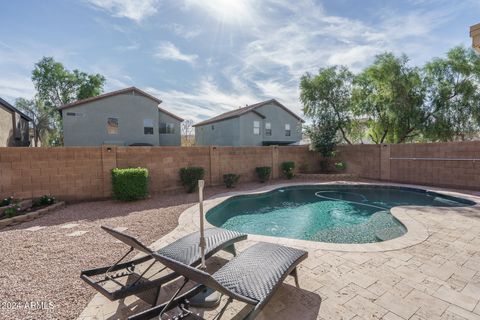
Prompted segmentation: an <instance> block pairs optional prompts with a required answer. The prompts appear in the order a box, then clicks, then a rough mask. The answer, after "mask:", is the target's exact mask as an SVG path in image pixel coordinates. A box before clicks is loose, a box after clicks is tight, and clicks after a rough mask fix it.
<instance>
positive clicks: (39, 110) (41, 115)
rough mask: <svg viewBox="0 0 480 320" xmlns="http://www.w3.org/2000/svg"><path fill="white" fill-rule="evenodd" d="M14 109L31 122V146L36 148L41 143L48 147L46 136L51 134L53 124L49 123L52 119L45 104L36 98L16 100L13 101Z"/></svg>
mask: <svg viewBox="0 0 480 320" xmlns="http://www.w3.org/2000/svg"><path fill="white" fill-rule="evenodd" d="M15 107H17V108H18V109H19V110H21V111H23V112H24V113H25V114H26V115H28V116H29V117H30V118H32V120H33V121H32V125H33V128H32V129H33V133H34V137H33V140H34V141H33V143H34V144H33V145H34V146H35V147H38V144H39V142H41V143H42V145H48V136H49V133H50V132H52V128H53V124H52V123H51V118H52V117H51V115H50V113H49V111H48V110H47V108H46V107H45V103H44V102H43V101H42V100H40V99H38V97H36V98H34V99H30V100H28V99H24V98H18V99H17V100H15Z"/></svg>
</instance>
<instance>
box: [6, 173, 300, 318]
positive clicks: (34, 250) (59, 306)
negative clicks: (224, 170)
mask: <svg viewBox="0 0 480 320" xmlns="http://www.w3.org/2000/svg"><path fill="white" fill-rule="evenodd" d="M295 181H298V180H297V179H296V180H295ZM282 182H285V181H282V180H277V181H275V182H274V183H282ZM261 186H263V185H261V184H258V183H247V184H241V185H238V186H237V187H236V188H235V189H234V190H242V189H245V190H247V189H255V188H259V187H261ZM229 190H230V189H226V188H224V187H213V188H207V189H206V190H205V192H206V196H207V197H208V196H212V195H214V194H218V193H223V192H227V191H229ZM196 200H197V195H196V194H186V193H183V192H180V193H177V194H172V195H154V196H152V197H151V198H149V199H146V200H142V201H137V202H129V203H122V202H117V201H112V200H107V201H95V202H82V203H76V204H70V205H67V207H66V208H64V209H61V210H58V211H55V212H53V213H50V214H48V215H46V216H44V217H42V218H39V219H36V220H33V221H29V222H25V223H22V224H20V225H16V226H12V227H8V228H5V229H2V230H1V231H0V243H1V244H2V249H1V251H0V261H1V263H2V265H1V268H0V319H75V318H76V317H77V316H78V315H79V314H80V313H81V312H82V310H83V309H84V308H85V306H86V305H87V303H88V302H89V301H90V299H91V298H92V297H93V295H94V294H95V293H96V291H95V290H94V289H92V288H90V287H89V286H88V285H86V284H85V283H84V282H83V281H82V280H80V277H79V276H80V271H81V270H84V269H89V268H94V267H99V266H104V265H108V264H111V263H113V261H115V259H118V258H119V257H120V256H121V255H122V254H123V253H124V252H125V249H126V247H125V246H124V245H123V244H120V243H118V242H116V240H115V239H114V238H112V237H111V236H109V235H108V234H107V233H105V232H104V231H102V230H101V229H100V226H101V225H109V226H113V227H124V228H128V230H127V232H128V233H131V234H134V235H137V236H139V238H140V239H141V240H142V241H143V242H145V243H152V242H153V241H155V240H157V239H159V238H161V237H162V236H163V235H165V234H167V233H168V232H170V231H171V230H173V229H174V228H175V227H176V226H177V223H178V217H179V215H180V214H181V213H182V212H183V211H184V210H185V209H187V208H188V207H190V206H192V205H194V204H195V203H196Z"/></svg>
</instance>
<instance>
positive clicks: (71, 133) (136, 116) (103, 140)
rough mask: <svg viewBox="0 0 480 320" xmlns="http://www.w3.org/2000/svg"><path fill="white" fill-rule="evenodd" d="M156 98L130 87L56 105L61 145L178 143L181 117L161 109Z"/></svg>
mask: <svg viewBox="0 0 480 320" xmlns="http://www.w3.org/2000/svg"><path fill="white" fill-rule="evenodd" d="M160 103H162V101H161V100H160V99H157V98H156V97H154V96H152V95H150V94H148V93H146V92H144V91H142V90H140V89H138V88H135V87H130V88H126V89H122V90H118V91H113V92H109V93H105V94H101V95H99V96H96V97H92V98H88V99H83V100H79V101H76V102H73V103H70V104H66V105H64V106H62V107H61V108H60V111H61V113H62V118H63V139H64V145H65V146H98V145H102V144H114V145H122V146H130V145H152V146H179V145H180V144H181V132H180V124H181V122H182V121H183V119H182V118H180V117H178V116H176V115H174V114H172V113H170V112H168V111H166V110H164V109H162V108H160V107H159V104H160Z"/></svg>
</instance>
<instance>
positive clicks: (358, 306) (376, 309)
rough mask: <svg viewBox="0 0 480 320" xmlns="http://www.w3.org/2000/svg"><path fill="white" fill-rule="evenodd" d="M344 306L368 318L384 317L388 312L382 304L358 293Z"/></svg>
mask: <svg viewBox="0 0 480 320" xmlns="http://www.w3.org/2000/svg"><path fill="white" fill-rule="evenodd" d="M344 306H345V308H347V309H349V310H350V311H352V312H355V313H356V314H358V315H359V316H361V317H364V318H367V319H382V317H383V316H384V315H385V314H386V313H387V312H388V311H387V310H386V309H384V308H382V307H381V306H379V305H377V304H375V303H373V302H371V301H370V300H368V299H365V298H364V297H362V296H358V295H357V296H356V297H354V298H353V299H351V300H349V301H348V302H347V303H345V304H344Z"/></svg>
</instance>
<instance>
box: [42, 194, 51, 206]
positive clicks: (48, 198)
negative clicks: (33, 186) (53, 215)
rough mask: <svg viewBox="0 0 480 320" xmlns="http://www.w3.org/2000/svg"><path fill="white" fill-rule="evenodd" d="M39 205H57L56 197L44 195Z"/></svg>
mask: <svg viewBox="0 0 480 320" xmlns="http://www.w3.org/2000/svg"><path fill="white" fill-rule="evenodd" d="M38 203H39V204H40V205H41V206H49V205H51V204H54V203H55V197H51V196H47V195H43V196H41V197H40V199H39V200H38Z"/></svg>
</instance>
